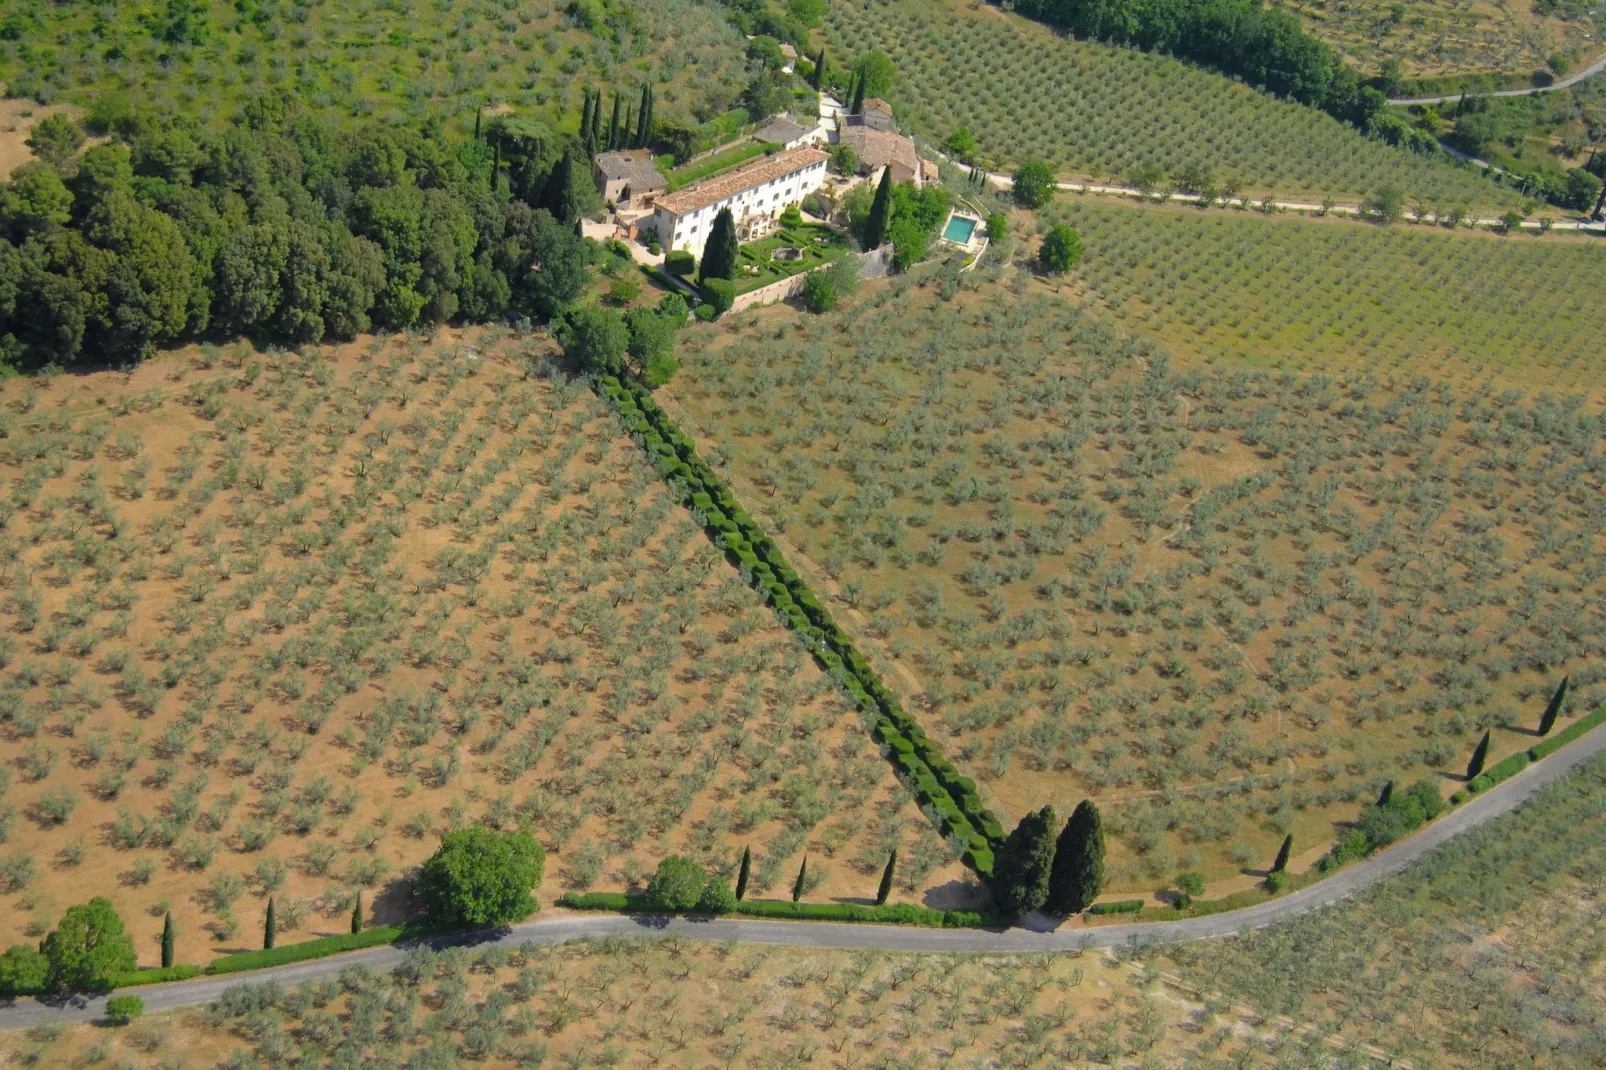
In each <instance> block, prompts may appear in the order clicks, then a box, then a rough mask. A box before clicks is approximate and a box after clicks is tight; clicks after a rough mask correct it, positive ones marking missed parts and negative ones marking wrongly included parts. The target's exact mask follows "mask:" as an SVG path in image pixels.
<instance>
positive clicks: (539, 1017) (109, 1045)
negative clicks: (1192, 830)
mask: <svg viewBox="0 0 1606 1070" xmlns="http://www.w3.org/2000/svg"><path fill="white" fill-rule="evenodd" d="M733 997H734V998H733ZM0 1045H3V1047H0V1050H5V1051H8V1052H9V1053H10V1056H11V1060H12V1065H22V1066H30V1065H52V1066H69V1065H70V1066H89V1065H107V1064H108V1063H109V1064H110V1065H112V1066H128V1067H134V1066H151V1065H156V1066H161V1067H163V1068H164V1070H165V1068H172V1070H180V1068H195V1070H200V1068H202V1067H214V1066H223V1067H229V1068H240V1070H245V1068H247V1067H250V1068H256V1067H273V1066H288V1065H301V1066H309V1065H310V1066H344V1065H351V1064H352V1061H353V1060H356V1061H359V1062H362V1063H365V1064H368V1065H383V1066H400V1065H403V1063H404V1062H406V1065H409V1066H414V1065H416V1066H457V1065H465V1064H467V1065H475V1066H485V1067H495V1068H502V1067H534V1066H540V1065H549V1066H553V1065H555V1066H567V1067H581V1066H629V1067H636V1066H672V1067H763V1068H782V1067H802V1066H818V1067H884V1068H889V1070H890V1068H906V1067H907V1068H911V1070H913V1068H918V1067H937V1066H1010V1067H1026V1066H1064V1065H1076V1066H1081V1065H1087V1064H1098V1065H1112V1066H1121V1067H1162V1066H1167V1067H1170V1066H1200V1067H1205V1066H1219V1065H1239V1066H1256V1065H1265V1066H1270V1065H1282V1064H1279V1063H1278V1062H1277V1060H1278V1059H1279V1058H1281V1059H1283V1060H1287V1059H1290V1058H1298V1057H1300V1056H1301V1055H1303V1056H1304V1057H1305V1058H1312V1057H1316V1056H1318V1055H1319V1054H1320V1053H1321V1052H1323V1051H1330V1050H1331V1049H1330V1048H1329V1047H1328V1046H1327V1045H1326V1043H1325V1042H1324V1041H1323V1040H1322V1039H1320V1038H1319V1037H1313V1036H1308V1035H1305V1034H1302V1033H1292V1032H1290V1031H1288V1029H1287V1028H1286V1026H1283V1025H1279V1024H1277V1023H1271V1022H1267V1021H1264V1020H1260V1019H1258V1018H1257V1017H1256V1016H1254V1015H1253V1014H1244V1013H1242V1009H1241V1008H1236V1007H1233V1006H1232V1005H1231V1004H1228V1003H1226V1002H1215V1001H1211V1002H1209V1003H1203V1002H1198V1001H1196V1000H1195V999H1194V998H1192V997H1191V995H1189V994H1185V993H1183V992H1179V991H1177V990H1175V989H1172V988H1169V987H1167V986H1166V985H1165V984H1163V983H1161V982H1160V981H1159V980H1158V979H1157V975H1155V974H1152V973H1147V972H1142V971H1139V970H1137V969H1134V968H1132V967H1131V966H1128V965H1123V964H1121V963H1119V962H1116V961H1114V960H1111V959H1109V958H1106V957H1104V956H1102V955H1095V954H1085V955H1081V956H1076V957H1071V956H1066V955H1058V956H1054V957H1052V958H1049V957H1040V956H1032V955H1018V956H1011V957H959V956H940V955H907V954H891V953H876V952H848V951H816V950H798V949H791V948H764V947H751V946H736V945H725V944H701V943H692V942H684V941H674V940H670V941H653V940H637V941H624V940H612V941H598V942H592V943H580V944H572V945H568V946H565V947H561V948H556V949H549V948H529V949H527V950H515V951H509V952H490V953H482V954H478V955H476V954H473V953H468V952H463V953H446V954H443V955H429V954H427V953H425V954H423V955H417V956H415V957H414V958H413V959H412V960H411V961H409V962H408V963H407V964H406V965H404V966H403V967H401V968H400V969H399V970H398V971H396V972H395V973H394V974H375V973H372V972H370V971H366V970H362V969H360V968H357V969H352V970H348V971H347V972H346V973H343V974H342V975H341V976H340V978H339V979H338V980H330V981H328V982H324V983H321V984H313V985H307V986H303V987H302V988H300V989H297V990H295V991H293V992H290V993H285V992H283V991H282V990H279V989H278V987H277V986H256V987H252V986H248V985H241V986H240V987H239V988H238V989H235V990H233V991H232V992H231V993H230V994H229V995H228V996H227V997H226V998H225V999H223V1000H222V1001H220V1003H219V1004H217V1005H215V1006H214V1007H213V1008H211V1009H210V1010H196V1011H190V1012H181V1013H179V1014H175V1015H167V1016H163V1017H158V1018H151V1019H148V1020H145V1021H141V1022H138V1023H136V1024H134V1025H133V1026H131V1027H129V1028H127V1029H123V1030H118V1031H110V1030H107V1029H104V1028H99V1029H97V1028H94V1027H87V1026H79V1027H74V1028H72V1029H70V1030H61V1029H49V1028H47V1029H42V1030H35V1031H32V1032H30V1033H29V1034H22V1035H19V1034H9V1035H5V1036H4V1037H3V1038H0ZM409 1057H412V1058H413V1059H414V1060H415V1061H413V1062H407V1060H408V1058H409Z"/></svg>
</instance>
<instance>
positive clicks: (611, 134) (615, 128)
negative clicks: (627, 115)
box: [608, 90, 624, 152]
mask: <svg viewBox="0 0 1606 1070" xmlns="http://www.w3.org/2000/svg"><path fill="white" fill-rule="evenodd" d="M623 103H624V94H623V93H620V92H618V91H617V90H615V91H614V94H613V118H612V119H610V120H608V150H609V151H610V152H611V151H613V150H614V149H622V148H624V145H623V144H621V143H620V129H619V122H620V117H621V115H623V112H621V111H620V107H621V105H623Z"/></svg>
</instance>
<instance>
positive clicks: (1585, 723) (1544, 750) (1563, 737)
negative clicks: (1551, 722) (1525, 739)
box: [1491, 706, 1606, 772]
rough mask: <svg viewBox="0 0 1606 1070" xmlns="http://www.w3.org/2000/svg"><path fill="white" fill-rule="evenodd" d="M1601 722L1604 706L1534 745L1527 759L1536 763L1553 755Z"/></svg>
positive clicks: (1605, 719)
mask: <svg viewBox="0 0 1606 1070" xmlns="http://www.w3.org/2000/svg"><path fill="white" fill-rule="evenodd" d="M1603 721H1606V706H1602V707H1601V708H1600V709H1598V710H1596V711H1595V712H1594V713H1591V714H1589V715H1588V716H1585V717H1580V718H1579V719H1578V720H1576V721H1574V722H1573V723H1572V724H1570V725H1568V726H1567V727H1566V728H1564V729H1563V730H1561V731H1560V732H1557V733H1556V734H1555V735H1553V736H1551V737H1550V738H1549V739H1547V740H1543V741H1541V742H1539V743H1535V744H1534V745H1533V746H1532V747H1529V748H1528V757H1529V758H1530V759H1532V760H1533V761H1536V762H1537V761H1538V760H1539V759H1541V758H1543V757H1545V756H1546V755H1548V754H1554V753H1556V752H1557V751H1558V750H1560V749H1561V748H1562V747H1565V746H1566V745H1567V744H1569V743H1571V742H1572V741H1573V740H1575V739H1577V738H1578V737H1579V736H1581V735H1583V734H1584V733H1585V732H1588V731H1589V730H1590V729H1591V728H1594V727H1595V726H1596V725H1599V724H1601V723H1602V722H1603ZM1491 772H1492V770H1491Z"/></svg>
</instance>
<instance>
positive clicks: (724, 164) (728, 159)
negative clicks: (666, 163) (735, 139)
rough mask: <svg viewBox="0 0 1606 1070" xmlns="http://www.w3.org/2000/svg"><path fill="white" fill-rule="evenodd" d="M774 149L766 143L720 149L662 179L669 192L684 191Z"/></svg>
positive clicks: (755, 142) (745, 144) (744, 144)
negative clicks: (667, 185)
mask: <svg viewBox="0 0 1606 1070" xmlns="http://www.w3.org/2000/svg"><path fill="white" fill-rule="evenodd" d="M774 147H775V146H773V145H771V144H770V143H769V142H767V141H747V142H743V143H742V144H740V145H733V146H731V147H730V148H728V149H721V150H720V151H718V152H716V153H714V154H713V155H712V156H705V157H703V158H702V159H701V160H694V161H693V162H691V163H689V164H687V165H686V166H685V167H677V168H675V169H674V170H673V171H670V172H669V173H668V174H667V175H665V176H664V177H665V178H667V179H668V180H669V188H670V190H677V189H685V188H686V187H687V186H689V185H691V184H692V183H693V182H701V181H702V180H703V179H705V178H708V177H709V176H710V175H717V174H719V173H720V172H721V171H725V170H728V169H730V168H732V167H736V166H738V165H739V164H744V163H746V162H747V161H749V160H751V159H752V158H753V157H755V156H761V155H763V154H764V152H765V151H767V150H769V149H771V148H774Z"/></svg>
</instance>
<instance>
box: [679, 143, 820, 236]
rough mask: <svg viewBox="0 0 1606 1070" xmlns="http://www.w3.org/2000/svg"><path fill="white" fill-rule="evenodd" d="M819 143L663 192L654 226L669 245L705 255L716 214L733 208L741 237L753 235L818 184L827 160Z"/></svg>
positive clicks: (768, 227)
mask: <svg viewBox="0 0 1606 1070" xmlns="http://www.w3.org/2000/svg"><path fill="white" fill-rule="evenodd" d="M829 158H830V157H829V156H828V155H827V154H826V153H824V152H822V151H821V150H819V149H816V148H812V147H804V148H797V149H790V150H788V151H786V152H778V153H776V154H775V155H774V156H769V157H766V158H765V159H762V160H759V161H758V162H757V163H754V164H749V165H748V166H746V167H743V168H741V169H740V170H737V171H731V172H729V173H727V174H723V175H719V176H717V177H715V178H711V179H709V180H707V181H706V182H700V183H698V184H697V185H695V186H691V187H689V188H687V189H683V190H679V191H677V192H675V193H669V194H665V195H664V196H662V197H659V198H658V200H657V203H656V204H655V205H654V207H653V226H654V227H655V228H656V229H657V232H658V241H659V243H660V244H661V245H662V246H663V247H664V248H665V249H666V250H668V249H685V250H688V251H690V252H691V254H692V255H693V256H696V257H697V258H698V259H702V255H703V247H704V246H705V245H706V244H707V243H708V235H709V232H710V231H711V230H712V229H713V225H714V217H715V216H717V215H719V212H720V209H722V208H729V209H730V210H731V216H732V217H733V218H734V219H735V221H736V237H737V240H738V241H753V240H754V239H757V238H761V237H763V236H764V235H765V234H767V233H769V231H770V230H771V229H773V228H774V226H775V223H776V220H777V219H778V218H779V216H780V214H781V212H782V211H783V210H784V209H785V208H786V207H787V206H788V205H793V204H797V203H798V202H800V201H801V200H802V199H803V198H804V197H807V196H808V195H809V194H810V193H813V192H814V191H815V190H817V189H819V188H820V186H821V185H822V184H823V183H824V182H825V162H826V160H828V159H829Z"/></svg>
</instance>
